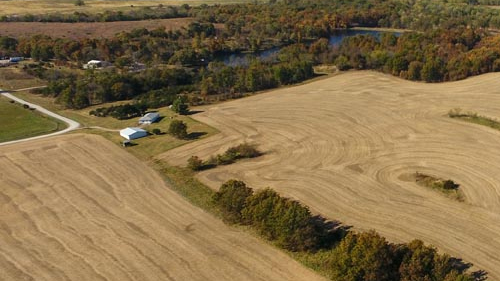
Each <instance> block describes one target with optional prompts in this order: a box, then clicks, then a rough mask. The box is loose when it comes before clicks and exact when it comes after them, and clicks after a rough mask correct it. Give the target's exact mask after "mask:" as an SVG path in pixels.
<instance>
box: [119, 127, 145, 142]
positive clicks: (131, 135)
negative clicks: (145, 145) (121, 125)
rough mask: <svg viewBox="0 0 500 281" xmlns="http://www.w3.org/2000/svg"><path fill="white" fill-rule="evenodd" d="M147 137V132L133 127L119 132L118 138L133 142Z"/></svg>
mask: <svg viewBox="0 0 500 281" xmlns="http://www.w3.org/2000/svg"><path fill="white" fill-rule="evenodd" d="M147 135H148V132H147V131H146V130H143V129H141V128H134V127H129V128H125V129H123V130H121V131H120V136H122V137H124V138H126V139H128V140H135V139H138V138H142V137H145V136H147Z"/></svg>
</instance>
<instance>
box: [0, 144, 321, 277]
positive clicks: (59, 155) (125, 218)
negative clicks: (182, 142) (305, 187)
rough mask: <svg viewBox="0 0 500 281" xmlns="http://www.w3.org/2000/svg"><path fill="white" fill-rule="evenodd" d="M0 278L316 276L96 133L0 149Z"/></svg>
mask: <svg viewBox="0 0 500 281" xmlns="http://www.w3.org/2000/svg"><path fill="white" fill-rule="evenodd" d="M0 187H1V188H0V241H1V242H0V268H1V270H0V280H50V281H53V280H75V281H76V280H78V281H81V280H89V281H96V280H109V281H111V280H117V281H127V280H138V281H139V280H140V281H147V280H154V281H157V280H195V281H196V280H201V281H206V280H214V281H215V280H217V281H219V280H228V281H233V280H262V281H267V280H283V281H285V280H312V281H314V280H324V279H323V278H322V277H319V276H317V275H316V274H315V273H313V272H312V271H310V270H308V269H306V268H304V267H303V266H301V265H300V264H298V263H297V262H295V261H294V260H292V259H291V258H290V257H289V256H287V255H286V254H285V253H283V252H281V251H280V250H278V249H276V248H274V247H272V246H270V245H268V244H265V243H264V242H262V241H261V240H260V239H259V238H256V237H254V236H252V235H249V234H248V233H245V232H244V231H240V230H237V229H234V228H230V227H228V226H226V225H224V224H223V223H222V221H220V220H219V219H218V218H215V217H213V216H212V215H210V214H207V213H206V212H204V211H202V210H201V209H199V208H196V207H194V206H193V205H191V204H190V203H188V202H187V201H186V200H185V199H184V198H182V197H181V196H180V195H178V194H177V193H175V192H174V191H172V190H171V189H170V188H169V187H168V186H167V185H166V184H165V182H164V180H163V179H162V178H161V177H160V176H159V175H158V174H157V173H156V172H154V171H153V170H152V169H151V168H150V167H148V166H147V165H146V164H144V163H142V162H141V161H139V160H138V159H137V158H135V157H133V156H132V155H131V154H129V153H127V152H125V151H124V150H123V149H121V148H120V147H118V146H116V145H115V144H113V143H111V142H109V141H107V140H105V139H104V138H102V137H100V136H95V135H88V134H73V135H66V136H60V137H54V138H47V139H44V140H37V141H31V142H26V143H20V144H14V145H7V146H2V147H0Z"/></svg>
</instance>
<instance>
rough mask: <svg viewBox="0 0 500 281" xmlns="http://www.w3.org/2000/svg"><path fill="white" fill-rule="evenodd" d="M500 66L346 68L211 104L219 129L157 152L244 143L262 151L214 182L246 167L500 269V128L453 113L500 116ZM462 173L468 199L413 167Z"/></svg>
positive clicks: (387, 229) (398, 234)
mask: <svg viewBox="0 0 500 281" xmlns="http://www.w3.org/2000/svg"><path fill="white" fill-rule="evenodd" d="M498 81H500V74H498V73H492V74H487V75H482V76H479V77H474V78H470V79H467V80H463V81H459V82H453V83H443V84H425V83H414V82H409V81H405V80H401V79H398V78H395V77H392V76H388V75H383V74H380V73H375V72H369V71H366V72H348V73H345V74H340V75H337V76H334V77H332V78H328V79H323V80H319V81H316V82H313V83H308V84H304V85H300V86H296V87H288V88H282V89H278V90H275V91H271V92H268V93H264V94H260V95H255V96H252V97H249V98H244V99H240V100H235V101H231V102H226V103H223V104H217V105H211V106H206V107H202V108H197V109H196V110H202V111H203V112H202V113H200V114H196V115H194V116H193V118H195V119H197V120H199V121H201V122H205V123H207V124H208V125H210V126H213V127H215V128H217V129H218V130H220V131H221V133H220V134H218V135H215V136H212V137H209V138H206V139H204V140H200V141H198V142H194V143H191V144H188V145H185V146H182V147H179V148H176V149H173V150H171V151H169V152H166V153H164V154H163V155H161V156H160V157H159V158H161V159H163V160H165V161H167V162H168V163H170V164H174V165H186V161H187V159H188V158H189V157H190V156H192V155H197V156H199V157H201V158H202V159H207V158H208V157H209V156H210V155H214V154H218V153H222V152H224V151H225V150H226V149H227V148H228V147H230V146H234V145H236V144H239V143H242V142H244V141H246V142H248V143H255V144H258V145H259V146H258V148H259V150H261V151H263V152H265V153H266V154H265V155H264V156H261V157H258V158H255V159H251V160H245V161H242V162H238V163H235V164H232V165H228V166H220V167H217V168H215V169H211V170H207V171H203V172H200V173H199V174H198V178H199V179H200V180H201V181H202V182H204V183H206V184H208V185H209V186H211V187H212V188H214V189H216V188H218V186H220V184H221V183H222V182H224V181H226V180H228V179H231V178H236V179H241V180H243V181H245V182H247V183H248V184H249V185H250V186H251V187H253V188H265V187H272V188H274V189H276V190H278V191H279V192H280V193H282V194H283V195H285V196H289V197H292V198H294V199H298V200H300V201H301V202H303V203H304V204H307V205H308V206H310V207H311V208H312V210H313V211H314V212H317V213H319V214H321V215H323V216H325V217H327V218H330V219H338V220H340V221H342V222H344V223H345V224H347V225H351V226H354V227H355V229H361V230H368V229H375V230H377V231H378V232H380V233H381V234H382V235H384V236H386V237H388V238H389V239H390V240H391V241H393V242H406V241H410V240H412V239H415V238H418V239H422V240H423V241H425V242H427V243H430V244H433V245H435V246H437V247H438V248H439V249H440V250H441V251H443V252H446V253H449V254H451V255H453V256H456V257H460V258H463V259H464V260H465V261H467V262H471V263H473V264H474V266H475V267H474V268H475V269H483V270H486V271H487V272H488V273H489V276H490V278H491V280H500V255H499V254H498V253H500V177H499V175H500V132H499V131H497V130H494V129H491V128H489V127H486V126H481V125H477V124H471V123H467V122H463V121H461V120H456V119H452V118H449V117H448V116H447V112H448V111H449V110H450V109H452V108H457V107H459V108H462V109H463V110H464V111H466V112H467V111H471V112H478V114H482V115H485V116H490V117H492V118H496V119H500V95H499V94H498V88H499V87H498V86H499V82H498ZM417 171H418V172H420V173H425V174H432V175H435V176H436V177H439V178H445V179H448V178H450V179H453V180H454V181H456V182H459V183H460V189H461V190H462V192H463V195H464V197H465V201H466V202H458V201H456V200H450V199H449V198H447V197H446V196H445V195H443V194H440V193H439V192H435V191H434V190H431V189H429V188H426V187H422V186H419V185H418V184H416V183H415V182H414V181H408V180H406V179H405V178H404V175H408V174H410V173H415V172H417Z"/></svg>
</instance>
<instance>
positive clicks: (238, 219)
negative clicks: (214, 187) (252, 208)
mask: <svg viewBox="0 0 500 281" xmlns="http://www.w3.org/2000/svg"><path fill="white" fill-rule="evenodd" d="M252 194H253V191H252V189H251V188H250V187H248V186H246V184H245V183H244V182H242V181H237V180H229V181H227V182H226V183H224V184H223V185H222V186H221V187H220V189H219V191H218V192H216V193H215V194H214V197H213V201H214V203H215V205H216V206H217V207H219V209H220V211H221V212H222V215H223V218H224V220H225V221H226V222H229V223H242V215H241V212H242V210H243V209H244V208H245V206H246V202H247V199H248V197H250V196H251V195H252Z"/></svg>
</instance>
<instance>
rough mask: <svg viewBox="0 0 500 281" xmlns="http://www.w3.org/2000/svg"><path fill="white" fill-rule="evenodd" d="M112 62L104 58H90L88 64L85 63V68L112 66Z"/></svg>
mask: <svg viewBox="0 0 500 281" xmlns="http://www.w3.org/2000/svg"><path fill="white" fill-rule="evenodd" d="M110 65H111V64H110V63H109V62H106V61H102V60H90V61H89V62H87V63H86V64H84V65H83V68H84V69H98V68H104V67H107V66H110Z"/></svg>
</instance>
